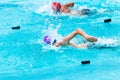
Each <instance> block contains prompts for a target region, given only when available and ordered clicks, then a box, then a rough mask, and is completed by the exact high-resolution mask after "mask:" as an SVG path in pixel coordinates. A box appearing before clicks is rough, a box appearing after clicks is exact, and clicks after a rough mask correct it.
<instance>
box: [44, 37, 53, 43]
mask: <svg viewBox="0 0 120 80" xmlns="http://www.w3.org/2000/svg"><path fill="white" fill-rule="evenodd" d="M44 42H45V43H46V44H51V38H50V37H49V36H45V37H44Z"/></svg>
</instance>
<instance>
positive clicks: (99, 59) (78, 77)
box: [0, 0, 120, 80]
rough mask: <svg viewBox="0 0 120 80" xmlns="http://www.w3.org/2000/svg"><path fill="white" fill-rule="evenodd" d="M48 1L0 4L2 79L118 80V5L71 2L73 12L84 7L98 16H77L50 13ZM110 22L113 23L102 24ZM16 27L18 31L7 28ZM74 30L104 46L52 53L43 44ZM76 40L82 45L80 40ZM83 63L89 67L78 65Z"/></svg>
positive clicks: (93, 0)
mask: <svg viewBox="0 0 120 80" xmlns="http://www.w3.org/2000/svg"><path fill="white" fill-rule="evenodd" d="M52 1H53V0H44V1H40V0H34V1H33V0H22V1H21V0H4V1H0V14H1V15H0V23H1V24H0V29H1V31H0V80H28V79H29V80H118V79H119V78H120V77H119V75H120V68H119V66H120V60H119V59H120V47H119V45H120V37H119V36H120V33H119V31H120V24H119V22H120V20H119V19H120V17H119V16H120V4H119V3H120V2H119V0H102V1H100V0H99V1H96V0H91V1H90V0H85V1H83V0H80V1H78V0H74V2H75V7H74V8H75V9H77V8H84V7H87V8H90V9H93V10H95V11H96V13H95V14H94V15H90V16H81V17H78V16H69V15H64V14H61V15H55V14H53V13H52V11H51V9H50V2H52ZM59 1H60V2H61V3H66V2H69V1H70V0H67V1H64V0H59ZM108 18H111V19H112V21H111V22H110V23H104V20H105V19H108ZM14 26H20V29H18V30H13V29H11V28H12V27H14ZM77 28H81V29H83V30H84V31H85V32H87V33H88V34H90V35H93V36H96V37H98V38H99V39H100V42H99V44H101V45H104V44H106V45H107V46H108V47H104V48H103V47H102V48H90V49H76V48H73V47H60V48H56V47H54V46H48V45H46V44H45V43H44V42H43V37H44V36H45V35H48V34H49V35H52V36H54V37H57V36H66V35H67V34H69V33H70V32H72V31H73V30H75V29H77ZM76 39H79V40H80V42H81V41H83V39H82V37H80V36H76V38H75V39H74V41H77V40H76ZM111 44H112V46H111ZM84 60H90V61H91V63H90V64H86V65H82V64H81V61H84Z"/></svg>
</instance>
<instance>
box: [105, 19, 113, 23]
mask: <svg viewBox="0 0 120 80" xmlns="http://www.w3.org/2000/svg"><path fill="white" fill-rule="evenodd" d="M111 21H112V20H111V19H105V20H104V23H109V22H111Z"/></svg>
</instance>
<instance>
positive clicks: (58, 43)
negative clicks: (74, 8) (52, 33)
mask: <svg viewBox="0 0 120 80" xmlns="http://www.w3.org/2000/svg"><path fill="white" fill-rule="evenodd" d="M76 35H81V36H82V37H83V38H85V39H86V40H87V41H89V42H96V41H97V40H98V39H97V38H95V37H92V36H89V35H88V34H86V33H85V32H84V31H83V30H81V29H76V30H75V31H73V32H72V33H70V34H69V35H67V36H66V37H64V38H62V40H60V41H57V40H56V39H54V41H53V42H52V39H51V38H50V37H49V36H45V37H44V42H45V43H47V44H53V45H55V46H56V47H59V46H62V45H70V46H73V47H76V48H87V47H88V44H86V43H82V44H78V45H77V44H75V43H73V42H71V39H73V38H74V37H75V36H76Z"/></svg>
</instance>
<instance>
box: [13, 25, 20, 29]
mask: <svg viewBox="0 0 120 80" xmlns="http://www.w3.org/2000/svg"><path fill="white" fill-rule="evenodd" d="M12 29H13V30H18V29H20V26H14V27H12Z"/></svg>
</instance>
